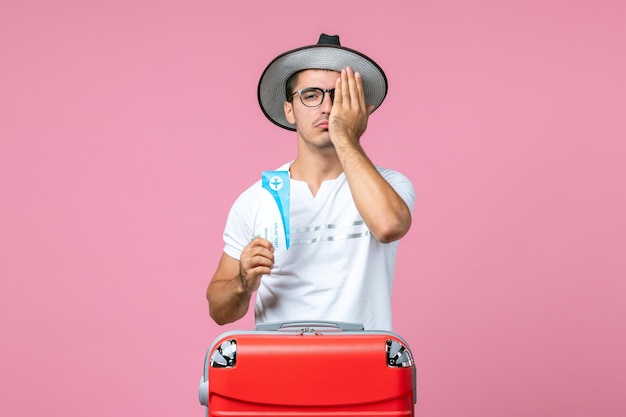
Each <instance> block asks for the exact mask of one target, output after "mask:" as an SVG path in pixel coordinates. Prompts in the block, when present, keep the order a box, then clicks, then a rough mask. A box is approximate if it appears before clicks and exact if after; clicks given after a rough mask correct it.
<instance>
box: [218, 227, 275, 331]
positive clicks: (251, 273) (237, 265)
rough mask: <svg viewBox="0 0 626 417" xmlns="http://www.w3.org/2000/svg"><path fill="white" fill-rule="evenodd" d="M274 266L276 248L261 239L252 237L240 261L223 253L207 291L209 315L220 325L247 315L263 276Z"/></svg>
mask: <svg viewBox="0 0 626 417" xmlns="http://www.w3.org/2000/svg"><path fill="white" fill-rule="evenodd" d="M272 266H274V248H273V246H272V244H271V243H270V242H269V241H268V240H266V239H262V238H256V239H254V240H252V242H250V243H249V244H248V245H247V246H246V247H245V248H244V249H243V252H242V253H241V259H240V260H237V259H235V258H232V257H230V256H228V255H227V254H225V253H223V254H222V257H221V258H220V261H219V264H218V265H217V269H216V271H215V274H213V278H212V279H211V282H210V283H209V287H208V288H207V291H206V298H207V301H208V302H209V314H210V315H211V318H212V319H213V320H214V321H215V322H216V323H217V324H226V323H232V322H234V321H237V320H239V319H240V318H242V317H243V316H245V315H246V313H247V311H248V307H249V305H250V298H251V297H252V294H253V293H254V292H255V291H256V290H257V289H258V288H259V285H261V277H262V276H263V275H266V274H269V273H270V271H271V269H272Z"/></svg>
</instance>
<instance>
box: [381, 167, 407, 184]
mask: <svg viewBox="0 0 626 417" xmlns="http://www.w3.org/2000/svg"><path fill="white" fill-rule="evenodd" d="M376 170H378V173H379V174H380V175H381V176H382V177H383V178H384V179H386V180H387V182H389V183H392V185H393V182H404V183H408V184H411V180H409V179H408V178H407V176H406V175H404V174H402V173H401V172H399V171H396V170H393V169H389V168H383V167H381V166H378V165H376Z"/></svg>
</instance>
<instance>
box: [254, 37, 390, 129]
mask: <svg viewBox="0 0 626 417" xmlns="http://www.w3.org/2000/svg"><path fill="white" fill-rule="evenodd" d="M346 67H351V68H352V69H353V70H354V71H355V72H359V73H360V74H361V77H362V80H363V92H364V94H365V104H366V105H368V106H369V105H373V106H374V110H376V109H377V108H378V107H379V106H380V105H381V103H382V102H383V100H384V99H385V96H386V95H387V77H386V76H385V73H384V72H383V70H382V68H380V66H378V64H376V62H374V61H373V60H372V59H371V58H369V57H367V56H365V55H363V54H362V53H360V52H358V51H355V50H353V49H349V48H346V47H344V46H341V44H340V43H339V36H329V35H326V34H321V35H320V38H319V41H318V42H317V44H316V45H309V46H304V47H302V48H297V49H293V50H291V51H288V52H285V53H283V54H281V55H279V56H278V57H276V58H275V59H274V60H273V61H272V62H270V64H269V65H268V66H267V68H265V71H263V74H262V75H261V79H260V80H259V89H258V97H259V105H260V106H261V110H263V114H265V116H266V117H267V118H268V119H270V120H271V121H272V122H273V123H275V124H276V125H278V126H280V127H282V128H284V129H288V130H294V131H295V130H296V126H295V125H293V124H291V123H289V122H288V121H287V119H286V118H285V110H284V105H283V104H284V102H285V100H286V97H285V87H286V84H287V80H289V77H291V76H292V75H293V74H295V73H297V72H300V71H303V70H307V69H325V70H333V71H338V72H340V71H341V70H342V69H344V68H346ZM372 111H373V110H372Z"/></svg>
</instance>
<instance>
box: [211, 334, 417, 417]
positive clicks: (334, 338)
mask: <svg viewBox="0 0 626 417" xmlns="http://www.w3.org/2000/svg"><path fill="white" fill-rule="evenodd" d="M199 397H200V403H201V404H202V405H205V406H207V416H212V417H226V416H228V417H239V416H242V417H243V416H246V417H249V416H264V417H289V416H298V417H303V416H305V417H331V416H332V417H351V416H360V417H370V416H371V417H375V416H385V417H393V416H408V417H412V416H413V415H414V404H415V402H416V400H417V390H416V369H415V364H414V361H413V356H412V354H411V351H410V350H409V347H408V345H407V343H406V342H405V341H404V340H403V339H402V338H401V337H400V336H398V335H397V334H395V333H393V332H385V331H369V330H367V331H366V330H363V326H362V325H360V324H353V323H334V322H314V323H309V322H289V323H269V324H263V325H258V326H257V327H256V330H253V331H234V332H226V333H224V334H222V335H221V336H219V337H218V338H217V339H216V340H215V342H214V343H213V344H212V346H211V347H210V348H209V350H208V352H207V354H206V359H205V363H204V375H203V377H202V379H201V381H200V390H199Z"/></svg>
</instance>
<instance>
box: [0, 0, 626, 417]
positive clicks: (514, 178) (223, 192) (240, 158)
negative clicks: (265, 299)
mask: <svg viewBox="0 0 626 417" xmlns="http://www.w3.org/2000/svg"><path fill="white" fill-rule="evenodd" d="M212 3H214V4H212ZM261 3H262V4H263V5H264V6H262V7H261V6H251V5H250V4H257V3H254V2H252V3H250V4H248V2H223V1H222V2H211V1H193V0H180V1H169V0H160V1H145V0H125V1H109V2H94V1H77V0H75V1H72V0H64V1H63V0H61V1H55V2H46V1H34V0H21V1H5V2H3V3H2V5H0V61H1V63H0V199H1V201H0V276H1V281H0V308H1V309H2V314H1V315H0V326H1V327H0V328H1V330H2V336H1V338H2V342H1V350H2V352H1V353H2V355H1V356H0V357H1V358H2V359H0V366H1V369H0V384H1V385H2V386H1V391H0V392H2V401H0V415H2V416H27V415H28V416H31V415H33V416H34V415H50V416H84V415H90V416H126V415H128V416H130V415H146V416H182V415H185V416H193V415H197V416H200V415H203V412H204V409H203V408H202V407H201V406H200V405H199V404H198V401H197V394H196V390H197V386H198V382H199V379H200V375H201V373H202V362H203V359H204V353H205V350H206V348H207V347H208V345H209V344H210V343H211V341H212V340H213V339H214V338H215V337H216V336H217V335H218V334H219V333H221V332H223V331H225V330H227V329H234V328H242V329H249V328H251V327H252V319H251V317H250V316H248V317H247V318H246V319H245V320H243V321H242V322H240V323H238V324H236V325H231V326H227V327H222V328H219V327H218V326H216V325H214V324H213V323H212V322H211V321H210V319H209V317H208V314H207V307H206V303H205V300H204V290H205V287H206V285H207V282H208V279H209V277H210V275H211V273H212V272H213V270H214V268H215V265H216V262H217V259H218V256H219V253H220V251H221V246H222V243H221V232H222V228H223V223H224V220H225V216H226V212H227V210H228V207H229V206H230V203H231V202H232V200H233V199H234V198H235V197H236V195H237V194H238V193H239V191H241V190H242V189H243V187H244V186H246V185H248V184H249V183H250V182H251V181H254V180H256V179H257V178H258V177H259V175H260V172H261V171H262V170H263V169H272V168H274V167H276V166H277V165H279V164H280V163H282V162H284V161H286V160H288V159H290V158H291V156H292V155H293V152H294V146H293V143H294V140H293V135H292V134H291V133H288V132H286V131H285V132H283V131H280V130H279V129H277V128H275V127H274V126H273V125H271V124H270V123H269V122H268V121H266V120H265V119H264V117H263V115H262V114H261V112H260V110H259V109H258V107H257V104H256V83H257V80H258V77H259V75H260V72H261V71H262V70H263V68H264V66H265V65H266V64H267V63H268V62H269V60H271V59H272V58H274V57H275V56H276V55H277V54H278V53H281V52H283V51H284V50H286V49H288V48H292V47H297V46H301V45H304V44H308V43H314V42H315V41H316V40H317V36H318V35H319V33H320V32H322V31H326V32H328V33H331V34H334V33H339V34H340V35H341V37H342V41H343V43H344V44H345V45H346V46H350V47H354V48H356V49H360V50H362V51H364V52H366V53H367V54H369V55H370V56H372V57H373V58H375V59H376V60H377V61H378V62H379V63H380V64H381V65H382V66H383V68H385V70H386V72H387V75H388V77H389V82H390V91H389V96H388V99H387V101H386V102H385V104H384V105H383V107H382V108H381V109H380V110H379V111H378V112H376V113H375V115H374V116H373V117H372V119H371V120H370V126H369V130H368V132H367V133H366V137H365V138H364V139H363V140H364V143H365V146H366V148H367V150H368V151H369V153H370V155H371V156H372V158H373V159H374V160H375V161H376V162H378V163H379V164H381V165H383V166H389V167H394V168H396V169H398V170H401V171H402V172H404V173H405V174H407V175H408V176H409V177H410V178H412V179H413V181H414V183H415V186H416V190H417V195H418V200H417V205H416V211H415V222H414V227H413V229H412V231H411V232H410V234H409V235H408V236H407V237H406V238H405V240H404V242H403V243H402V244H401V247H400V255H399V261H398V274H397V279H396V291H395V295H394V303H395V323H396V331H397V332H398V333H400V334H402V335H403V336H404V337H405V338H406V339H407V340H408V341H409V343H410V344H411V345H412V347H413V350H414V353H415V355H416V359H417V364H418V367H419V376H420V379H419V391H420V402H419V404H418V408H417V412H418V415H419V416H421V417H434V416H468V417H474V416H476V417H478V416H481V417H482V416H508V417H516V416H520V417H521V416H533V417H539V416H569V417H579V416H580V417H582V416H623V415H626V401H625V400H624V395H623V394H624V392H626V359H625V357H626V356H625V355H624V352H625V351H626V307H624V304H626V303H624V298H625V295H626V285H625V283H624V281H625V276H626V260H625V258H626V257H625V256H624V255H625V253H626V244H625V238H624V235H625V233H626V221H625V220H624V218H625V216H624V213H626V203H625V200H626V199H625V195H624V194H625V192H624V190H625V189H626V181H625V180H626V169H625V168H624V160H625V159H626V146H625V145H624V143H625V139H626V124H625V123H624V109H625V105H624V103H625V101H624V100H625V97H626V82H625V77H624V74H626V53H625V51H626V44H625V43H626V42H625V41H624V40H625V39H626V25H625V24H624V22H625V19H626V8H625V6H624V2H622V1H601V0H593V1H592V0H588V1H585V0H579V1H521V0H520V1H506V2H503V1H495V0H492V1H488V0H484V1H473V2H467V1H460V0H447V1H445V0H444V1H417V2H409V1H406V2H404V1H402V2H400V1H397V2H389V1H388V2H374V1H372V2H369V1H361V2H358V3H357V2H337V3H331V2H318V3H315V4H307V3H305V2H292V1H290V2H287V1H277V2H261ZM261 3H258V4H261Z"/></svg>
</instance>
